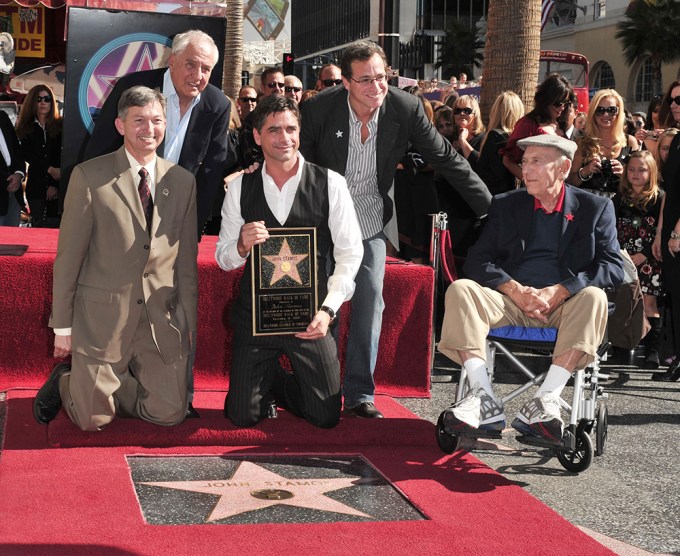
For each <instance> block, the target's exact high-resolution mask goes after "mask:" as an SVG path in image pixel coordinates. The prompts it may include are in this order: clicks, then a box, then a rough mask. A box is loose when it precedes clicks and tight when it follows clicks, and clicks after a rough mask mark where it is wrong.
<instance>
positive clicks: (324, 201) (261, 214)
mask: <svg viewBox="0 0 680 556" xmlns="http://www.w3.org/2000/svg"><path fill="white" fill-rule="evenodd" d="M328 213H329V208H328V170H326V169H325V168H321V167H319V166H316V165H315V164H311V163H309V162H305V165H304V167H303V169H302V176H301V178H300V185H299V186H298V190H297V192H296V193H295V199H294V200H293V206H292V207H291V209H290V213H289V214H288V219H287V220H286V221H285V222H284V224H283V226H282V225H281V224H280V223H279V221H278V220H277V219H276V217H275V216H274V215H273V214H272V211H271V210H270V208H269V205H267V199H266V197H265V196H264V185H263V183H262V171H261V169H258V170H257V171H255V172H253V173H252V174H244V176H243V181H242V184H241V216H243V219H244V220H245V221H246V222H254V221H257V220H264V224H265V226H266V227H267V228H282V227H283V228H301V227H306V228H310V227H314V228H316V248H317V252H316V260H317V282H318V291H319V303H321V302H322V301H323V300H324V299H325V297H326V294H327V293H328V273H327V268H326V263H327V258H328V256H329V255H330V253H331V248H332V245H333V242H332V239H331V231H330V229H329V228H328ZM250 261H251V259H250V257H248V260H247V261H246V265H245V269H244V271H243V277H242V278H241V288H240V292H241V295H240V305H241V308H242V309H245V310H247V311H248V312H250V310H251V285H250V272H251V270H250V266H251V265H250Z"/></svg>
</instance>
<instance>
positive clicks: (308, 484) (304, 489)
mask: <svg viewBox="0 0 680 556" xmlns="http://www.w3.org/2000/svg"><path fill="white" fill-rule="evenodd" d="M363 482H365V480H364V479H362V478H361V477H345V478H337V479H289V478H287V477H282V476H281V475H279V474H278V473H274V472H272V471H269V470H267V469H265V468H264V467H262V466H260V465H256V464H254V463H251V462H248V461H244V462H243V463H241V464H240V465H239V466H238V468H237V469H236V471H235V472H234V475H233V477H231V479H215V480H203V481H167V482H143V483H141V484H143V485H151V486H156V487H163V488H172V489H177V490H185V491H189V492H200V493H204V494H213V495H215V496H218V499H217V503H216V505H215V507H214V508H213V510H212V512H211V514H210V515H209V516H208V518H207V520H206V521H207V522H208V523H209V522H211V521H217V520H220V519H225V518H228V517H232V516H235V515H238V514H242V513H244V512H250V511H254V510H260V509H263V508H268V507H270V506H275V505H278V504H281V505H285V506H297V507H299V508H310V509H313V510H321V511H325V512H335V513H339V514H347V515H354V516H359V517H368V518H370V517H371V516H370V515H368V514H365V513H363V512H360V511H359V510H357V509H356V508H353V507H351V506H348V505H346V504H343V503H342V502H339V501H337V500H334V499H332V498H329V497H328V496H326V493H327V492H333V491H335V490H339V489H343V488H349V487H352V486H355V485H357V484H361V483H363Z"/></svg>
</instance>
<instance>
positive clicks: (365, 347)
mask: <svg viewBox="0 0 680 556" xmlns="http://www.w3.org/2000/svg"><path fill="white" fill-rule="evenodd" d="M340 66H341V71H342V82H343V85H344V86H343V87H339V86H338V87H332V88H330V89H328V90H327V91H323V92H321V93H320V94H318V95H316V96H315V97H313V98H311V99H309V100H308V101H307V102H303V103H302V105H301V107H300V108H301V110H302V134H301V145H300V151H301V152H302V154H303V156H304V157H305V159H307V160H308V161H310V162H313V163H315V164H318V165H319V166H323V167H326V168H330V169H331V170H334V171H336V172H338V173H340V174H342V175H344V176H345V179H346V180H347V185H348V186H349V190H350V193H351V195H352V199H353V201H354V207H355V209H356V212H357V216H358V219H359V225H360V227H361V233H362V237H363V243H364V259H363V262H362V265H361V268H360V270H359V273H358V274H357V277H356V280H355V281H356V292H355V294H354V298H353V301H352V321H351V324H350V333H349V343H348V345H347V360H346V364H345V382H344V386H343V393H344V406H345V412H346V413H347V414H350V415H355V416H357V417H367V418H375V417H382V414H381V413H380V412H379V411H378V410H377V409H376V408H375V406H374V404H373V400H374V391H375V385H374V381H373V372H374V370H375V363H376V360H377V356H378V342H379V339H380V330H381V326H382V312H383V308H384V303H383V298H382V288H383V278H384V274H385V255H386V239H385V234H384V233H383V228H384V226H385V225H386V224H387V222H389V220H390V218H391V217H392V213H393V206H392V201H391V200H390V198H389V197H388V192H389V190H390V188H391V187H392V183H393V181H394V174H395V172H396V170H397V165H398V163H399V161H400V160H401V158H402V156H403V155H404V154H405V153H406V151H407V149H408V147H409V145H413V147H414V149H416V150H417V151H418V152H419V153H421V154H422V155H423V158H425V160H427V161H428V162H429V163H430V164H431V165H432V167H433V168H434V169H435V170H436V171H437V172H439V173H441V174H442V175H443V176H444V177H445V178H446V179H447V181H448V182H449V183H450V184H451V185H452V186H453V187H454V188H456V190H457V191H458V192H459V193H460V194H461V196H462V197H463V198H464V199H465V200H466V201H467V202H468V204H469V205H470V206H471V207H472V209H473V210H474V211H475V212H476V213H477V214H478V215H483V214H485V213H486V210H487V209H488V207H489V203H490V202H491V194H490V193H489V190H488V189H487V188H486V186H485V185H484V182H482V180H481V179H479V177H478V176H477V175H476V174H475V173H474V172H473V171H472V170H471V169H470V165H469V164H468V163H467V161H466V160H465V159H464V158H463V157H461V156H459V155H457V154H456V153H455V151H453V150H452V149H451V145H450V144H449V143H448V142H446V141H445V140H444V139H443V138H442V137H441V136H440V135H439V134H438V133H437V131H436V130H435V129H434V127H433V126H432V124H431V123H430V122H429V120H428V119H427V117H426V116H425V113H424V111H423V108H422V104H421V103H420V101H419V100H418V99H417V98H416V97H414V96H412V95H409V94H407V93H405V92H403V91H400V90H399V89H396V88H394V87H388V85H387V79H388V76H387V61H386V59H385V53H384V52H383V50H382V48H380V47H379V46H378V45H376V44H375V43H372V42H368V41H360V42H357V43H354V44H351V45H350V46H348V47H347V48H346V49H345V51H344V53H343V55H342V60H341V62H340Z"/></svg>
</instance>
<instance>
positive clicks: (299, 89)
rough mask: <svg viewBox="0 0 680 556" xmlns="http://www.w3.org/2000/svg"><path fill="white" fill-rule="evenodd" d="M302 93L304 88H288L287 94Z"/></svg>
mask: <svg viewBox="0 0 680 556" xmlns="http://www.w3.org/2000/svg"><path fill="white" fill-rule="evenodd" d="M300 91H302V87H286V92H287V93H293V92H295V93H299V92H300Z"/></svg>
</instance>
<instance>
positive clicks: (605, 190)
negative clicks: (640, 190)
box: [568, 89, 638, 197]
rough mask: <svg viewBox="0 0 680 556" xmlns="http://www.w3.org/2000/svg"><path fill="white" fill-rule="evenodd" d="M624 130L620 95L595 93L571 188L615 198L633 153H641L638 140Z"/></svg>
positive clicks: (605, 92) (575, 162)
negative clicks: (629, 157)
mask: <svg viewBox="0 0 680 556" xmlns="http://www.w3.org/2000/svg"><path fill="white" fill-rule="evenodd" d="M624 126H625V114H624V106H623V99H622V98H621V95H619V93H617V92H616V91H615V90H614V89H602V90H600V91H598V92H597V93H595V96H594V97H593V100H592V101H591V102H590V108H589V109H588V118H587V119H586V131H585V134H584V135H583V137H581V139H580V140H579V142H578V145H579V147H578V150H577V151H576V155H575V156H574V164H573V166H572V167H571V173H570V174H569V180H568V181H569V183H570V184H572V185H576V186H580V187H583V188H584V189H587V190H589V191H592V192H593V193H596V194H599V195H605V196H608V197H613V196H614V195H615V194H616V192H617V191H618V187H619V181H620V178H621V176H622V175H623V170H624V168H623V165H624V163H625V162H626V160H627V158H628V156H629V155H630V153H631V152H633V151H636V150H638V142H637V140H636V139H635V137H633V136H631V135H627V134H626V132H625V131H624Z"/></svg>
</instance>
